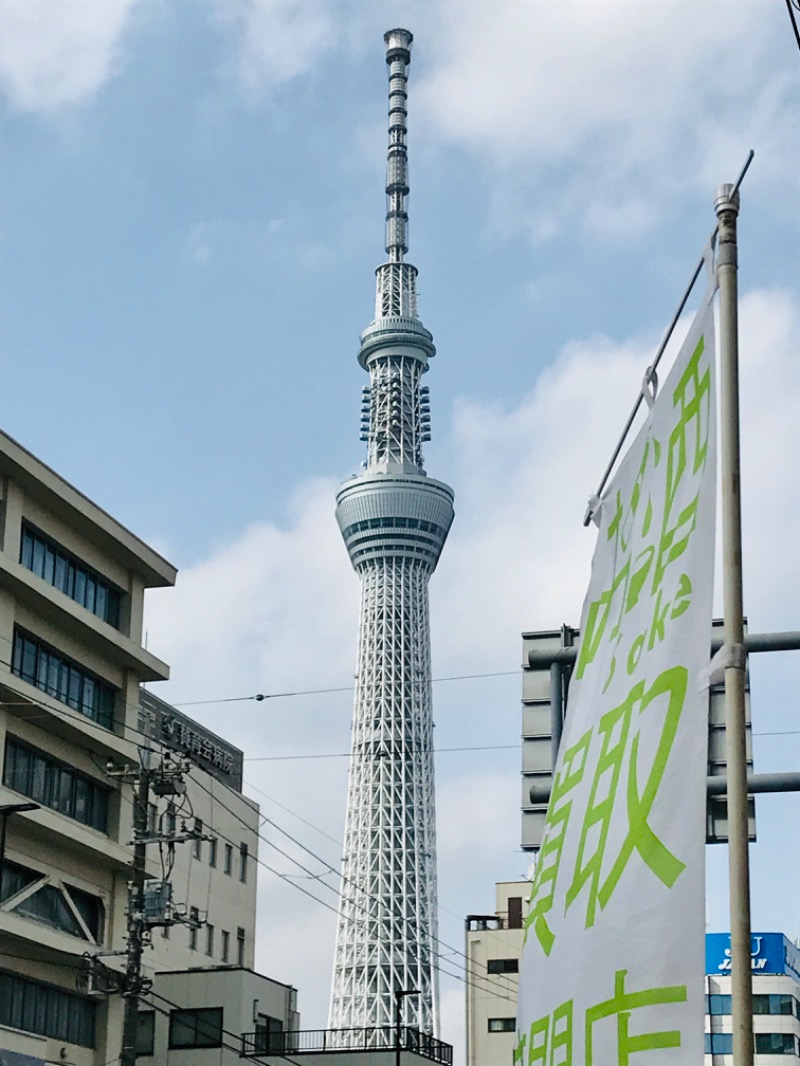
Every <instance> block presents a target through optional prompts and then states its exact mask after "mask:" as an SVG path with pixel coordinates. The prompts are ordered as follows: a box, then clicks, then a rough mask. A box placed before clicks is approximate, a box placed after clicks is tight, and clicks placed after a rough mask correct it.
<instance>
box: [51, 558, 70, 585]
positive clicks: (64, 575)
mask: <svg viewBox="0 0 800 1066" xmlns="http://www.w3.org/2000/svg"><path fill="white" fill-rule="evenodd" d="M68 578H69V563H68V562H67V559H66V558H65V556H63V555H62V554H61V553H60V552H59V554H58V555H56V572H55V576H54V578H53V584H54V585H55V587H56V588H57V589H60V591H61V592H66V591H67V588H68V587H69V586H68V583H67V579H68Z"/></svg>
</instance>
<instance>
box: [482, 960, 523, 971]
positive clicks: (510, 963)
mask: <svg viewBox="0 0 800 1066" xmlns="http://www.w3.org/2000/svg"><path fill="white" fill-rule="evenodd" d="M486 971H487V973H519V959H489V961H488V962H487V963H486Z"/></svg>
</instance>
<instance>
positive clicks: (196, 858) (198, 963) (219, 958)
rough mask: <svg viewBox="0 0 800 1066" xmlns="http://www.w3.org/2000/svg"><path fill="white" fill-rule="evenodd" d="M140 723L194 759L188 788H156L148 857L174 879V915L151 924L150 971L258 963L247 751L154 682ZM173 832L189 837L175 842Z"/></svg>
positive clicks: (160, 742) (253, 812)
mask: <svg viewBox="0 0 800 1066" xmlns="http://www.w3.org/2000/svg"><path fill="white" fill-rule="evenodd" d="M139 728H140V730H141V732H142V733H143V734H144V735H145V736H146V737H147V738H149V739H150V741H151V743H152V748H153V753H154V757H155V758H161V757H162V753H163V752H164V751H169V752H171V753H172V756H173V758H180V757H181V756H183V757H185V758H186V759H187V760H188V765H189V767H190V768H189V770H188V772H187V773H185V774H184V775H183V780H184V782H185V786H186V791H185V793H184V794H183V795H180V796H163V797H160V796H158V795H155V794H153V793H152V792H151V799H150V803H149V811H148V834H149V836H150V837H151V839H152V840H153V841H154V842H153V843H152V844H150V845H148V848H147V851H148V865H149V870H150V871H151V872H152V873H153V876H154V878H156V879H159V880H169V882H170V883H171V885H172V892H171V907H170V911H169V916H170V917H171V918H172V919H173V920H174V924H171V925H164V926H154V927H153V929H152V933H151V938H150V946H149V948H148V949H147V950H146V951H145V954H144V965H145V968H146V971H147V973H148V975H151V976H152V975H153V974H155V973H156V972H159V971H174V970H190V969H191V970H193V969H197V968H198V967H214V966H235V967H240V968H246V969H252V968H253V965H254V960H255V923H256V888H257V873H258V841H259V836H258V824H259V809H258V804H256V803H254V802H253V801H252V800H251V799H248V797H246V796H244V795H243V794H242V791H241V789H242V762H243V752H242V751H241V750H240V749H239V748H236V747H234V746H233V745H232V744H230V743H228V741H226V740H224V739H223V738H221V737H218V736H216V734H214V733H212V732H211V731H210V730H209V729H206V728H205V727H204V726H201V725H199V724H198V723H197V722H194V721H192V719H191V718H188V717H187V716H186V715H184V714H183V713H182V712H181V711H179V710H177V709H176V708H175V707H171V706H170V705H169V704H168V703H165V702H164V701H163V700H161V699H159V698H158V697H157V696H154V695H153V693H152V692H148V691H142V692H141V694H140V708H139ZM190 834H194V836H193V837H191V836H190ZM187 837H188V839H186V838H187ZM171 838H175V839H176V840H179V841H182V842H180V843H176V844H174V845H173V846H170V839H171ZM165 875H167V876H165Z"/></svg>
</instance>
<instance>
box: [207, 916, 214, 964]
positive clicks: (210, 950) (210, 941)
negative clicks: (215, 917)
mask: <svg viewBox="0 0 800 1066" xmlns="http://www.w3.org/2000/svg"><path fill="white" fill-rule="evenodd" d="M213 954H214V926H213V925H211V923H210V922H209V924H208V925H207V926H206V955H210V956H213Z"/></svg>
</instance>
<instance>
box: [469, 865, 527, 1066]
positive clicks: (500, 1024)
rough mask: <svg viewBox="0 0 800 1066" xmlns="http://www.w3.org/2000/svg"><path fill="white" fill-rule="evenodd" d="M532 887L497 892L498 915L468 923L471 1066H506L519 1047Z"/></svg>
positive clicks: (506, 884)
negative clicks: (525, 913)
mask: <svg viewBox="0 0 800 1066" xmlns="http://www.w3.org/2000/svg"><path fill="white" fill-rule="evenodd" d="M530 889H531V886H530V882H529V881H502V882H500V884H498V885H496V886H495V897H496V898H495V912H494V914H470V915H469V916H468V917H467V920H466V948H465V954H466V956H467V960H466V973H467V1066H493V1064H494V1063H497V1064H498V1066H508V1064H509V1063H510V1062H511V1059H512V1055H513V1051H514V1047H515V1045H516V1029H517V985H518V980H519V978H518V974H519V960H520V956H521V954H522V943H523V939H524V930H523V924H522V914H523V909H524V907H525V904H526V903H527V899H528V896H529V895H530Z"/></svg>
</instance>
